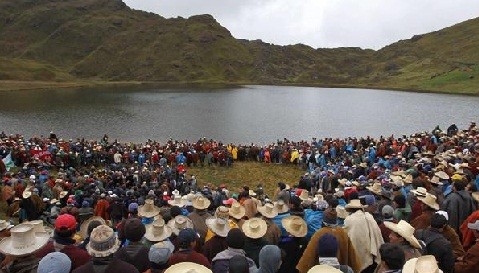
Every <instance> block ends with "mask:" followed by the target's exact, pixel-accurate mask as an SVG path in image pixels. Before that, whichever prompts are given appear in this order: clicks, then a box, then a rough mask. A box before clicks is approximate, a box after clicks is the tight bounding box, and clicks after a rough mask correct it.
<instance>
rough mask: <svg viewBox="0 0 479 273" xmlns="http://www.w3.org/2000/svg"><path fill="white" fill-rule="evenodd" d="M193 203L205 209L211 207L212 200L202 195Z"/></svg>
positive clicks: (196, 206) (194, 205)
mask: <svg viewBox="0 0 479 273" xmlns="http://www.w3.org/2000/svg"><path fill="white" fill-rule="evenodd" d="M192 204H193V207H194V208H195V209H199V210H203V209H207V208H209V206H210V204H211V201H210V200H209V199H208V198H206V197H204V196H202V195H200V196H198V197H196V198H195V199H193V201H192Z"/></svg>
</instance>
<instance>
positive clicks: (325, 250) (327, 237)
mask: <svg viewBox="0 0 479 273" xmlns="http://www.w3.org/2000/svg"><path fill="white" fill-rule="evenodd" d="M317 252H318V257H320V258H331V257H336V256H337V255H338V240H337V239H336V237H334V236H333V235H332V234H330V233H326V234H324V235H323V236H321V237H320V238H319V241H318V249H317Z"/></svg>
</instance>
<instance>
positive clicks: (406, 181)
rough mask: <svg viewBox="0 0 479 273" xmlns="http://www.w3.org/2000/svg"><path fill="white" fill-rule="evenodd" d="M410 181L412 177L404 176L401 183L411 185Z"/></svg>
mask: <svg viewBox="0 0 479 273" xmlns="http://www.w3.org/2000/svg"><path fill="white" fill-rule="evenodd" d="M412 181H413V177H412V175H410V174H408V175H406V177H405V178H404V179H403V182H404V183H405V184H411V183H412Z"/></svg>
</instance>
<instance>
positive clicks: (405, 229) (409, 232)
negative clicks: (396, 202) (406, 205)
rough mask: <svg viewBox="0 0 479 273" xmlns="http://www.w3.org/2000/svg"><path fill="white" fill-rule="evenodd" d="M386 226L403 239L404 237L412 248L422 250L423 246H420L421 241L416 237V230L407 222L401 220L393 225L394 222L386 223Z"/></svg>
mask: <svg viewBox="0 0 479 273" xmlns="http://www.w3.org/2000/svg"><path fill="white" fill-rule="evenodd" d="M384 225H385V226H386V227H387V228H388V229H390V230H392V231H394V232H396V233H397V234H399V235H400V236H401V237H403V238H404V239H405V240H406V241H408V242H409V243H410V244H411V246H413V247H414V248H418V249H420V248H421V245H420V244H419V241H418V240H417V239H416V237H414V228H413V227H412V226H411V225H410V224H409V223H408V222H406V221H404V220H401V221H399V223H397V224H396V223H393V222H387V221H385V222H384Z"/></svg>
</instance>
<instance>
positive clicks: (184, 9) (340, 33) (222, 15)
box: [124, 0, 479, 49]
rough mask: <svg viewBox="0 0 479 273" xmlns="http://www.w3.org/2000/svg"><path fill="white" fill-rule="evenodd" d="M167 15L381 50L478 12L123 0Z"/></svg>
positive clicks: (252, 0) (373, 1)
mask: <svg viewBox="0 0 479 273" xmlns="http://www.w3.org/2000/svg"><path fill="white" fill-rule="evenodd" d="M124 2H125V3H126V4H128V6H130V7H131V8H134V9H140V10H146V11H151V12H154V13H157V14H160V15H161V16H164V17H166V18H170V17H177V16H182V17H189V16H191V15H197V14H205V13H207V14H211V15H213V16H214V17H215V19H216V20H217V21H218V22H219V23H220V24H221V25H223V26H224V27H226V28H227V29H229V30H230V31H231V34H233V36H234V37H236V38H242V39H249V40H254V39H261V40H263V41H264V42H269V43H274V44H279V45H287V44H297V43H303V44H307V45H310V46H312V47H314V48H318V47H340V46H356V47H362V48H373V49H379V48H381V47H383V46H386V45H388V44H391V43H393V42H396V41H398V40H401V39H408V38H411V37H412V36H413V35H415V34H422V33H427V32H431V31H434V30H439V29H442V28H444V27H448V26H451V25H453V24H456V23H459V22H462V21H465V20H467V19H471V18H475V17H478V16H479V1H477V0H124Z"/></svg>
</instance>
